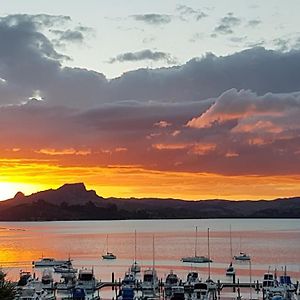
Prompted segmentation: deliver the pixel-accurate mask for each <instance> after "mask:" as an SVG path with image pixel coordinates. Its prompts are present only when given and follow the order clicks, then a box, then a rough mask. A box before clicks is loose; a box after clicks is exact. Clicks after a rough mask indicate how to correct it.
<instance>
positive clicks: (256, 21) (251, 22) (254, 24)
mask: <svg viewBox="0 0 300 300" xmlns="http://www.w3.org/2000/svg"><path fill="white" fill-rule="evenodd" d="M260 24H261V20H259V19H253V20H249V21H248V23H247V26H248V27H252V28H254V27H257V26H258V25H260Z"/></svg>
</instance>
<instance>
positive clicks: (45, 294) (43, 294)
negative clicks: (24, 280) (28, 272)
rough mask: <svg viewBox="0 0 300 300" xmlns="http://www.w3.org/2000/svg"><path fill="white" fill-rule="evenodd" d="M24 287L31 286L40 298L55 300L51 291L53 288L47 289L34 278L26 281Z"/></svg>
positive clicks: (42, 299)
mask: <svg viewBox="0 0 300 300" xmlns="http://www.w3.org/2000/svg"><path fill="white" fill-rule="evenodd" d="M26 288H31V289H34V290H35V293H36V294H37V295H38V296H39V297H40V299H41V300H55V299H56V298H55V295H54V293H53V290H51V291H49V290H47V289H45V287H44V284H43V283H42V282H41V281H39V280H37V279H34V280H32V281H30V282H29V283H28V285H27V286H26Z"/></svg>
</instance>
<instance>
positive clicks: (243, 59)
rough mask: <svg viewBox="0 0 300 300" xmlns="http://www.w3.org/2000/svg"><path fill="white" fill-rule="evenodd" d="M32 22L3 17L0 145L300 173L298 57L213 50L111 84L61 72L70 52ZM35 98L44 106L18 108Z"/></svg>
mask: <svg viewBox="0 0 300 300" xmlns="http://www.w3.org/2000/svg"><path fill="white" fill-rule="evenodd" d="M35 18H36V17H34V18H33V20H32V21H30V18H29V17H28V16H27V17H26V18H25V19H26V20H25V21H26V22H23V20H24V16H20V17H17V16H14V17H13V18H2V19H0V40H1V41H5V43H1V44H0V104H1V105H3V104H6V105H7V104H10V106H2V107H1V105H0V128H1V131H0V140H1V145H0V147H4V149H6V148H9V149H11V148H20V149H21V150H20V151H23V150H22V149H25V150H26V151H27V152H30V151H39V150H40V149H42V148H60V149H61V148H70V147H73V148H76V147H82V148H84V149H86V148H89V149H91V153H94V152H95V153H96V154H95V155H98V154H97V153H98V152H101V151H102V150H103V151H104V150H107V149H114V148H117V147H123V148H126V149H128V151H127V153H126V157H125V156H124V157H122V158H120V157H116V158H115V157H112V158H108V159H110V160H107V163H126V164H130V163H132V164H134V163H136V164H143V162H144V157H145V155H146V154H147V155H146V156H147V162H145V164H146V165H145V166H146V167H149V168H161V169H167V170H190V171H205V172H220V173H224V174H242V173H243V174H299V170H298V169H299V168H298V166H299V164H300V128H299V127H300V126H299V121H298V116H299V114H300V104H299V99H300V96H299V92H298V91H300V80H299V78H300V51H298V50H293V51H289V52H281V51H271V50H266V49H264V48H253V49H248V50H245V51H241V52H238V53H235V54H232V55H228V56H224V57H217V56H215V55H213V54H211V53H210V54H207V55H205V56H203V57H201V58H194V59H192V60H190V61H188V62H187V63H186V64H183V65H181V66H176V67H170V68H160V69H153V70H149V69H140V70H136V71H132V72H127V73H125V74H123V75H122V76H120V77H119V78H115V79H113V80H108V79H107V78H106V77H105V76H104V75H103V74H101V73H98V72H94V71H90V70H86V69H82V68H70V67H63V66H62V63H61V61H62V60H63V59H65V57H64V55H62V54H60V53H58V52H57V51H56V50H55V47H54V46H53V44H52V43H51V41H50V40H49V39H48V38H47V37H46V36H45V35H44V34H43V33H41V32H40V30H39V26H40V25H38V26H37V25H35V23H34V22H37V21H36V20H35ZM45 18H46V21H45V20H44V19H45ZM47 18H48V17H39V18H38V19H39V20H43V21H39V22H40V23H42V24H47V22H50V21H49V20H48V19H47ZM50 19H51V18H50ZM12 20H13V21H12ZM47 20H48V21H47ZM51 22H54V20H52V19H51ZM55 22H57V20H56V21H55ZM153 53H155V52H148V53H147V52H146V54H145V53H144V52H142V53H139V52H138V53H131V54H130V55H133V56H131V57H129V58H130V59H136V58H137V59H140V58H143V57H145V56H146V57H147V55H148V57H151V55H154V54H153ZM152 58H153V57H152ZM233 88H234V89H233ZM249 90H251V91H249ZM34 94H39V95H40V96H41V97H42V98H44V99H45V101H44V102H37V103H36V101H31V102H30V103H28V104H25V105H20V104H21V103H22V102H24V101H26V100H28V99H29V98H30V97H32V96H33V95H34ZM220 95H221V96H220ZM16 104H17V105H16ZM157 124H160V126H157ZM100 150H101V151H100ZM104 152H105V151H104ZM104 152H103V153H104ZM34 153H36V152H34ZM101 153H102V152H101ZM103 153H102V154H101V155H104V154H103ZM41 155H42V154H41ZM43 155H45V154H43ZM86 159H88V155H87V158H86ZM101 159H102V158H101ZM93 161H95V159H93ZM96 161H98V160H96ZM99 161H102V160H99ZM104 161H105V160H104Z"/></svg>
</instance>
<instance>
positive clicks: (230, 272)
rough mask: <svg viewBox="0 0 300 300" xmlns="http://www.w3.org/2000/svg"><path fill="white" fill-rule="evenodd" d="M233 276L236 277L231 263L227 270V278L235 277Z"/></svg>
mask: <svg viewBox="0 0 300 300" xmlns="http://www.w3.org/2000/svg"><path fill="white" fill-rule="evenodd" d="M233 275H235V269H234V267H233V265H232V262H231V263H230V265H229V266H228V268H227V269H226V276H233Z"/></svg>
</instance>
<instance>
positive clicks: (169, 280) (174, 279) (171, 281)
mask: <svg viewBox="0 0 300 300" xmlns="http://www.w3.org/2000/svg"><path fill="white" fill-rule="evenodd" d="M178 284H179V278H178V276H177V275H176V274H174V273H173V271H171V272H170V274H168V275H167V277H166V281H165V284H164V288H165V293H166V295H167V296H170V295H172V287H174V286H177V285H178Z"/></svg>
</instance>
